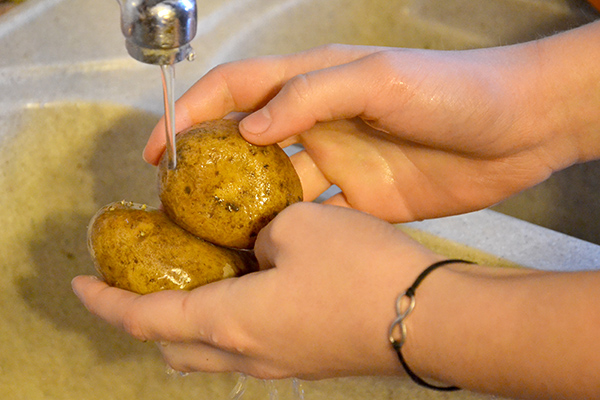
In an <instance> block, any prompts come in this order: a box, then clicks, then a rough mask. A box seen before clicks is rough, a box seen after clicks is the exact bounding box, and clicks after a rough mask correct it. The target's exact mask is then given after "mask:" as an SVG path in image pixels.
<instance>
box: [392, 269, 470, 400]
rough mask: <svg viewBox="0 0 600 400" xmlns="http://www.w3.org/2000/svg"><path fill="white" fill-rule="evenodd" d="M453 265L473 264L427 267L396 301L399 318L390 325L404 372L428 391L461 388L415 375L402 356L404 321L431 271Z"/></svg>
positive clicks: (404, 332) (448, 390)
mask: <svg viewBox="0 0 600 400" xmlns="http://www.w3.org/2000/svg"><path fill="white" fill-rule="evenodd" d="M453 263H467V264H473V263H472V262H470V261H465V260H458V259H449V260H442V261H438V262H436V263H434V264H432V265H430V266H429V267H427V268H426V269H425V270H424V271H423V272H421V274H420V275H419V276H418V277H417V279H415V282H414V283H413V284H412V286H411V287H409V288H408V289H406V291H405V292H404V293H402V294H401V295H400V296H398V299H397V300H396V313H397V314H398V317H397V318H396V319H395V320H394V321H393V322H392V324H391V325H390V329H389V338H390V343H391V344H392V347H393V348H394V350H396V353H397V354H398V359H399V360H400V364H402V367H404V370H405V371H406V373H407V374H408V376H409V377H410V378H411V379H412V380H413V381H414V382H415V383H417V384H419V385H421V386H424V387H426V388H428V389H433V390H440V391H444V392H451V391H455V390H460V388H458V387H456V386H436V385H432V384H430V383H427V382H425V381H424V380H423V379H421V378H420V377H419V376H417V374H415V373H414V372H413V371H412V370H411V369H410V367H409V366H408V364H407V363H406V360H405V359H404V356H403V355H402V351H401V349H402V345H404V342H406V325H404V320H405V319H406V317H408V316H409V314H410V313H411V311H412V310H413V308H415V291H416V290H417V287H418V286H419V285H420V284H421V282H422V281H423V279H425V277H426V276H427V275H428V274H429V273H430V272H431V271H433V270H434V269H436V268H439V267H441V266H443V265H447V264H453ZM405 297H407V298H408V300H409V303H408V307H407V308H406V310H404V311H402V309H401V303H402V300H403V299H404V298H405ZM396 325H397V326H398V327H399V328H400V334H401V337H400V340H396V339H395V338H394V336H393V331H394V327H395V326H396Z"/></svg>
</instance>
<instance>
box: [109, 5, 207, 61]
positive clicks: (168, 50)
mask: <svg viewBox="0 0 600 400" xmlns="http://www.w3.org/2000/svg"><path fill="white" fill-rule="evenodd" d="M117 1H118V3H119V5H120V7H121V31H122V32H123V35H124V36H125V47H126V48H127V51H128V52H129V54H130V55H131V56H132V57H133V58H135V59H136V60H138V61H141V62H143V63H146V64H155V65H171V64H175V63H178V62H179V61H181V60H183V59H185V58H191V57H193V50H192V47H191V46H190V42H191V41H192V39H193V38H194V36H195V35H196V29H197V18H198V16H197V10H196V1H195V0H117Z"/></svg>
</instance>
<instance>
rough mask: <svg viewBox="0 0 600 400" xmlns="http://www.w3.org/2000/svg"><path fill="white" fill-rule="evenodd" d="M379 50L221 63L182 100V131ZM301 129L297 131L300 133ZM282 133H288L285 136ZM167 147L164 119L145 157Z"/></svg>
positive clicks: (325, 50)
mask: <svg viewBox="0 0 600 400" xmlns="http://www.w3.org/2000/svg"><path fill="white" fill-rule="evenodd" d="M376 50H377V48H375V47H367V46H341V45H337V46H323V47H319V48H315V49H311V50H309V51H307V52H303V53H297V54H292V55H289V56H278V57H261V58H254V59H249V60H242V61H237V62H232V63H228V64H223V65H220V66H218V67H216V68H214V69H213V70H211V71H209V72H208V73H207V74H206V75H205V76H203V77H202V78H201V79H200V80H199V81H198V82H197V83H196V84H195V85H194V86H192V87H191V88H190V89H189V90H188V91H187V92H186V93H185V94H184V95H183V96H182V97H181V98H180V99H179V100H178V101H177V102H176V104H175V127H176V130H177V131H178V132H180V131H181V130H183V129H185V128H187V127H189V126H191V125H193V124H195V123H198V122H202V121H207V120H210V119H216V118H223V117H224V116H225V115H227V114H229V113H230V112H232V111H242V112H247V111H254V110H256V109H257V108H260V107H262V106H264V105H265V104H266V103H267V102H268V101H269V100H270V99H271V98H273V96H275V95H276V94H277V93H278V92H279V90H281V88H282V87H283V86H284V85H285V84H286V83H287V82H288V81H289V80H290V79H291V78H293V77H294V76H296V75H300V74H303V73H307V72H309V71H315V70H320V69H323V68H328V67H331V66H334V65H340V64H343V63H347V62H350V61H353V60H356V59H358V58H361V57H363V56H365V55H367V54H370V53H372V52H374V51H376ZM294 85H296V84H294ZM300 85H302V84H301V83H300ZM300 90H302V88H300ZM292 130H294V129H292ZM299 131H300V130H296V133H298V132H299ZM280 137H281V138H283V136H282V135H280ZM273 143H274V142H273ZM164 146H165V127H164V121H163V120H161V121H159V123H158V124H157V125H156V127H155V128H154V130H153V131H152V134H151V135H150V138H149V140H148V143H147V146H146V148H145V149H144V159H145V160H146V161H147V162H149V163H151V164H154V165H156V164H157V163H158V160H159V158H160V156H161V154H162V152H163V151H164Z"/></svg>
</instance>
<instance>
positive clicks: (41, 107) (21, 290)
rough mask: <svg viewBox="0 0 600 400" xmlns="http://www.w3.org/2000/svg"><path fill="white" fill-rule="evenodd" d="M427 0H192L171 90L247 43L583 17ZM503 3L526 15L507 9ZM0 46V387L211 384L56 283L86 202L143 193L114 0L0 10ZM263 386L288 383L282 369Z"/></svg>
mask: <svg viewBox="0 0 600 400" xmlns="http://www.w3.org/2000/svg"><path fill="white" fill-rule="evenodd" d="M441 3H443V7H440V2H434V1H432V0H423V1H413V0H405V1H390V0H386V1H380V2H373V1H367V0H360V1H358V0H357V1H342V0H330V1H328V2H323V1H316V0H313V1H310V0H287V1H280V0H246V1H234V0H229V1H218V0H210V1H203V2H199V13H200V16H199V17H200V18H199V34H198V36H197V38H196V39H195V40H194V43H193V45H194V48H195V49H196V53H197V56H198V57H197V59H196V61H194V62H193V63H181V64H178V65H177V78H178V80H177V91H178V93H179V94H181V92H182V91H183V90H185V89H186V88H187V87H189V86H190V85H191V84H193V82H194V81H195V80H196V79H197V78H198V77H199V76H200V75H201V74H202V73H204V72H205V71H207V70H208V69H209V68H211V67H212V66H214V65H216V64H218V63H221V62H224V61H229V60H233V59H238V58H242V57H247V56H253V55H259V54H270V53H287V52H291V51H297V50H302V49H306V48H308V47H312V46H316V45H319V44H324V43H329V42H341V43H353V44H377V45H390V46H410V47H424V48H444V49H454V48H472V47H481V46H492V45H496V44H500V43H511V42H516V41H522V40H528V39H531V38H534V37H537V36H538V35H540V34H547V33H550V32H552V31H554V30H556V29H566V28H568V27H570V26H574V25H578V24H581V23H583V22H585V21H587V20H589V18H591V16H590V14H589V10H588V9H585V8H583V9H578V8H575V5H574V3H573V2H571V1H568V2H567V1H564V2H563V1H535V0H531V1H522V0H519V1H517V0H514V1H509V0H505V1H500V0H496V1H491V0H490V1H489V2H487V4H488V7H491V8H489V9H487V8H486V9H482V10H473V12H471V18H469V21H467V22H465V21H464V19H461V17H459V15H460V14H461V13H460V12H459V11H460V10H464V9H465V8H466V7H469V6H470V5H471V4H472V3H471V2H470V1H468V0H463V1H457V3H456V4H457V6H456V7H450V6H448V4H447V2H441ZM374 5H377V6H376V7H375V6H374ZM516 8H518V9H519V10H520V11H519V15H520V16H522V15H523V14H524V15H528V16H529V18H524V17H523V18H514V14H515V9H516ZM523 10H525V11H523ZM490 13H492V14H491V15H494V17H493V18H492V19H490V17H489V15H490ZM532 16H534V17H532ZM532 21H533V22H532ZM0 48H2V55H3V56H2V57H0V193H2V194H1V195H0V221H2V223H3V226H4V228H3V229H2V230H1V231H0V273H1V274H2V277H3V279H1V280H0V285H1V288H0V304H1V305H2V307H0V318H1V319H2V321H3V323H2V324H0V372H2V374H0V398H5V399H15V400H18V399H27V400H36V399H67V398H69V399H70V398H74V399H75V398H76V399H90V400H91V399H103V400H104V399H128V400H129V399H138V398H140V399H163V398H173V399H185V400H187V399H211V400H212V399H226V398H227V394H228V393H229V391H230V390H231V389H232V388H233V385H234V384H235V381H236V376H235V375H229V374H223V375H210V374H193V375H190V376H187V377H185V378H183V377H173V376H169V375H167V374H166V373H165V366H164V364H163V362H162V361H161V359H160V356H159V353H158V351H157V350H156V348H155V346H154V345H153V344H148V343H146V344H144V343H138V342H136V341H134V340H132V339H131V338H129V337H127V336H126V335H125V334H122V333H121V332H118V331H117V330H115V329H113V328H110V327H108V326H106V325H105V324H103V323H100V322H99V321H98V320H96V319H95V318H94V317H92V316H91V315H89V314H88V313H87V312H86V311H85V310H84V309H83V307H82V306H81V305H80V303H79V302H78V301H77V299H76V298H75V296H74V295H73V294H72V292H71V289H70V279H71V278H72V277H73V276H75V275H77V274H82V273H91V272H92V265H91V262H90V259H89V256H88V254H87V250H86V248H85V228H86V225H87V222H88V221H89V218H90V217H91V216H92V215H93V213H94V212H95V211H96V210H97V209H98V208H100V207H101V206H102V205H104V204H106V203H108V202H111V201H114V200H121V199H128V200H132V201H137V202H145V203H147V204H157V203H158V200H157V196H156V193H155V189H154V188H155V186H154V182H155V175H154V174H155V171H154V169H153V168H152V167H150V166H148V165H146V164H145V163H144V162H143V161H142V160H141V149H142V147H143V145H144V143H145V140H146V138H147V135H148V133H149V131H150V130H151V128H152V127H153V125H154V124H155V123H156V121H157V119H158V117H159V115H160V114H161V113H162V110H161V107H162V103H161V95H162V92H161V88H160V72H159V70H158V68H157V67H154V66H147V65H143V64H140V63H138V62H136V61H134V60H132V59H130V58H129V56H128V55H127V54H126V51H125V48H124V41H123V38H122V36H121V33H120V30H119V14H118V5H117V4H116V2H115V1H111V0H102V1H101V0H41V1H40V0H37V1H36V0H28V1H27V2H26V3H24V4H22V5H20V6H18V7H17V8H15V9H14V10H12V11H10V12H9V13H7V14H4V15H2V16H0ZM402 229H407V230H408V232H409V233H410V234H412V235H415V237H417V238H418V239H419V240H422V241H423V242H424V243H425V244H426V245H428V246H430V247H433V248H435V249H437V250H438V251H440V252H443V253H446V254H448V255H452V256H463V257H466V258H470V259H473V260H475V261H480V262H486V263H490V264H497V265H503V266H514V265H515V264H520V265H528V266H540V267H543V268H547V269H564V268H567V267H569V266H572V265H573V259H572V258H569V256H568V255H569V254H573V255H575V254H576V255H577V260H578V263H579V264H578V265H579V266H580V267H582V268H593V267H594V266H595V265H597V262H598V260H600V250H598V246H594V245H592V244H590V243H586V242H582V241H579V240H576V239H574V238H571V237H567V236H564V235H561V234H557V233H555V232H552V231H549V230H547V229H542V228H539V227H537V226H534V225H530V224H526V223H523V222H521V221H518V220H516V219H514V218H510V217H506V216H503V215H501V214H498V213H494V212H492V211H485V212H481V213H474V214H471V215H467V216H461V217H453V218H448V219H442V220H436V221H425V222H422V223H414V224H407V225H406V226H404V227H402ZM553 251H554V253H553ZM557 253H560V255H561V257H558V256H557V255H556V254H557ZM573 257H574V256H573ZM252 385H253V390H250V391H249V392H248V393H247V395H246V396H245V397H244V399H255V398H256V399H266V398H267V393H266V391H265V389H264V387H263V386H262V383H261V382H258V381H256V382H253V383H252ZM304 386H305V391H306V398H307V399H338V398H339V399H342V398H343V399H396V398H411V399H421V398H423V399H438V398H439V399H442V398H443V399H450V398H452V399H482V398H488V397H486V396H479V395H475V394H472V393H459V394H454V395H447V394H438V393H432V392H428V391H425V390H421V389H419V388H416V387H414V385H412V384H410V383H407V382H406V381H405V380H403V379H382V378H361V379H356V378H354V379H339V380H329V381H324V382H312V383H304ZM278 388H279V389H280V394H282V397H283V398H284V399H285V398H288V397H285V396H283V395H284V394H285V395H289V393H290V387H289V381H284V382H280V384H279V385H278Z"/></svg>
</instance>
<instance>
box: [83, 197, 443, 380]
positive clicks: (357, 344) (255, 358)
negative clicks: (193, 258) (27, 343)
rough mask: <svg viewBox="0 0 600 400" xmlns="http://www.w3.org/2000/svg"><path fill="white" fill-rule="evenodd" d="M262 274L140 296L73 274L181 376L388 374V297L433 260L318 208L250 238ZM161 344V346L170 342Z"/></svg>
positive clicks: (346, 214) (375, 223) (290, 214)
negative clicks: (205, 373)
mask: <svg viewBox="0 0 600 400" xmlns="http://www.w3.org/2000/svg"><path fill="white" fill-rule="evenodd" d="M256 254H257V257H258V259H259V262H260V266H261V269H262V270H261V271H259V272H256V273H252V274H249V275H246V276H243V277H241V278H232V279H227V280H224V281H219V282H215V283H211V284H209V285H206V286H203V287H200V288H197V289H194V290H192V291H190V292H185V291H164V292H158V293H152V294H149V295H144V296H140V295H137V294H134V293H131V292H127V291H124V290H120V289H116V288H112V287H108V286H107V285H106V284H105V283H104V282H101V281H99V280H97V279H91V278H90V277H78V278H76V279H75V280H74V281H73V288H74V290H75V292H76V293H77V295H78V296H79V298H80V299H81V300H82V301H83V303H84V304H85V305H86V307H87V308H88V309H89V310H90V311H91V312H92V313H94V314H96V315H98V316H100V317H101V318H103V319H105V320H106V321H108V322H109V323H111V324H113V325H115V326H118V327H121V328H123V329H124V330H125V331H127V332H129V333H130V334H131V335H133V336H135V337H136V338H138V339H140V340H151V341H155V342H159V343H163V344H166V345H160V346H159V348H160V350H161V351H162V353H163V355H164V357H165V359H166V361H167V362H168V363H169V364H170V365H171V366H172V367H173V368H174V369H176V370H179V371H211V372H212V371H240V372H244V373H246V374H249V375H252V376H255V377H259V378H284V377H292V376H295V377H300V378H305V379H316V378H328V377H335V376H347V375H357V374H358V375H361V374H362V375H366V374H369V375H372V374H383V375H391V374H398V373H401V371H402V369H401V367H400V364H399V363H398V360H397V358H396V354H395V353H394V351H393V350H392V348H391V346H390V344H389V342H388V340H387V330H388V327H389V325H390V323H391V322H392V321H393V319H394V318H395V316H396V313H395V308H394V305H395V299H396V297H397V296H398V294H399V293H400V292H401V291H402V290H404V289H406V287H408V286H410V284H411V283H412V281H413V280H414V279H415V278H416V276H417V275H418V274H419V273H420V272H421V271H422V270H423V269H424V268H425V267H426V266H427V265H429V264H431V263H433V262H435V261H437V260H439V259H441V257H440V256H438V255H436V254H433V253H431V252H430V251H428V250H426V249H424V248H423V247H421V246H420V245H419V244H417V243H416V242H414V241H413V240H411V239H409V238H408V237H407V236H405V235H404V234H403V233H402V232H401V231H400V230H398V229H397V228H396V227H394V226H393V225H390V224H387V223H385V222H383V221H381V220H379V219H376V218H373V217H370V216H368V215H366V214H364V213H361V212H357V211H353V210H347V209H344V208H340V207H331V206H324V205H318V204H313V203H298V204H295V205H293V206H290V207H289V208H287V209H286V210H284V211H283V212H282V213H281V214H280V215H279V216H278V217H277V218H276V219H275V220H273V221H272V222H271V223H270V224H269V225H268V226H267V227H266V228H265V229H264V230H263V231H261V233H260V234H259V237H258V240H257V242H256ZM167 343H168V344H167Z"/></svg>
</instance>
